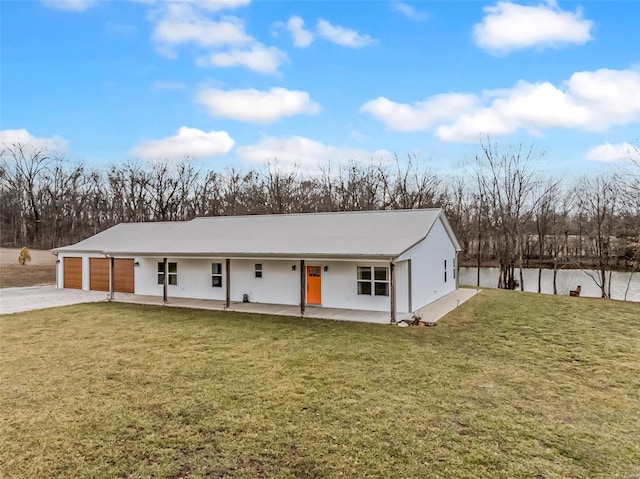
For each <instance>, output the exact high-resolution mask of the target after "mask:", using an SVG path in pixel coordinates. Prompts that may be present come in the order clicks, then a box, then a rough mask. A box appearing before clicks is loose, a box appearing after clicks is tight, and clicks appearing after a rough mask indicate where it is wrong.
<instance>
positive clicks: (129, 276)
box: [113, 258, 133, 293]
mask: <svg viewBox="0 0 640 479" xmlns="http://www.w3.org/2000/svg"><path fill="white" fill-rule="evenodd" d="M113 271H114V277H115V285H114V289H115V290H116V292H117V293H133V259H127V258H118V259H116V260H115V263H114V265H113Z"/></svg>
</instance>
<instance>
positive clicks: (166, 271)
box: [162, 258, 169, 305]
mask: <svg viewBox="0 0 640 479" xmlns="http://www.w3.org/2000/svg"><path fill="white" fill-rule="evenodd" d="M162 260H163V262H164V281H163V282H162V286H163V291H162V304H163V305H165V304H167V302H168V300H169V298H168V296H169V259H168V258H162Z"/></svg>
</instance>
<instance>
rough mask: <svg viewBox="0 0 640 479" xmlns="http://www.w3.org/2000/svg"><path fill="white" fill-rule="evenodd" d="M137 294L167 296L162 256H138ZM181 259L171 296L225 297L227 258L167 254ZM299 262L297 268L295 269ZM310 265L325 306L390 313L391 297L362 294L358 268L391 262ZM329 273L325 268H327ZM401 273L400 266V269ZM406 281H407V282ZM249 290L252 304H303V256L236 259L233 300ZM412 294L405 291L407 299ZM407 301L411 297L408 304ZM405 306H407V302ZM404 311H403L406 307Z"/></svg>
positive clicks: (319, 262) (175, 260) (317, 262)
mask: <svg viewBox="0 0 640 479" xmlns="http://www.w3.org/2000/svg"><path fill="white" fill-rule="evenodd" d="M136 261H139V262H140V266H136V267H135V292H136V294H142V295H151V296H162V293H163V285H162V284H157V283H158V280H157V277H158V262H161V261H162V258H136ZM168 262H170V263H177V267H178V284H177V285H169V286H168V296H169V299H171V298H172V297H174V298H197V299H213V300H221V301H224V300H225V295H226V281H227V278H226V271H225V259H224V258H211V259H209V258H207V259H185V258H171V257H169V258H168ZM211 263H221V264H222V287H221V288H214V287H212V286H211ZM256 263H260V264H262V278H256V277H255V264H256ZM293 265H295V266H296V269H295V271H294V270H292V269H291V267H292V266H293ZM305 265H306V266H321V271H322V273H321V274H322V276H321V280H322V306H323V307H325V308H344V309H359V310H366V311H389V310H390V297H389V296H375V295H371V296H369V295H358V285H357V267H358V266H386V267H389V263H388V262H382V261H357V262H356V261H326V260H315V259H305ZM325 266H326V267H327V271H324V267H325ZM396 277H397V269H396ZM405 283H406V281H405ZM244 294H247V295H248V296H249V301H251V302H252V303H267V304H269V303H270V304H287V305H298V304H300V260H299V259H289V260H266V259H232V260H231V301H233V302H240V301H242V296H243V295H244ZM407 296H408V294H405V297H407ZM404 304H405V305H406V301H405V303H404ZM405 308H406V306H405ZM402 311H403V312H405V311H404V310H402Z"/></svg>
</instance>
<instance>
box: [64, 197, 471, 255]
mask: <svg viewBox="0 0 640 479" xmlns="http://www.w3.org/2000/svg"><path fill="white" fill-rule="evenodd" d="M438 218H442V221H443V224H444V225H445V228H446V229H447V231H448V233H449V235H450V236H451V238H452V241H453V243H454V245H455V247H456V249H459V244H458V242H457V240H456V239H455V235H454V234H453V232H452V231H451V227H450V226H449V223H448V221H447V220H446V217H445V216H444V214H443V213H442V210H441V209H439V208H438V209H420V210H382V211H362V212H360V211H359V212H340V213H301V214H286V215H254V216H215V217H203V218H196V219H193V220H191V221H186V222H173V223H129V224H126V223H125V224H120V225H118V226H115V227H113V228H110V229H108V230H106V231H104V232H103V233H99V234H97V235H95V236H92V237H91V238H88V239H86V240H84V241H81V242H79V243H77V244H75V245H72V246H66V247H63V248H57V249H56V250H54V251H61V252H62V251H64V252H71V251H99V252H101V253H104V254H113V255H125V254H126V255H139V256H213V255H215V256H219V257H222V256H224V257H242V256H245V257H247V256H264V257H268V256H295V257H299V256H307V257H309V256H315V257H352V256H358V257H363V256H367V257H377V256H379V257H389V258H393V257H397V256H399V255H400V254H402V253H403V252H404V251H406V250H408V249H409V248H411V247H412V246H413V245H415V244H416V243H418V242H420V241H421V240H422V239H424V238H425V237H426V235H427V234H428V232H429V231H430V230H431V228H432V227H433V225H434V224H435V222H436V221H437V220H438Z"/></svg>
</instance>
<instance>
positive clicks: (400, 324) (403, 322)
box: [397, 321, 409, 328]
mask: <svg viewBox="0 0 640 479" xmlns="http://www.w3.org/2000/svg"><path fill="white" fill-rule="evenodd" d="M397 326H398V327H399V328H408V327H409V325H408V324H407V323H406V321H400V322H398V324H397Z"/></svg>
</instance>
